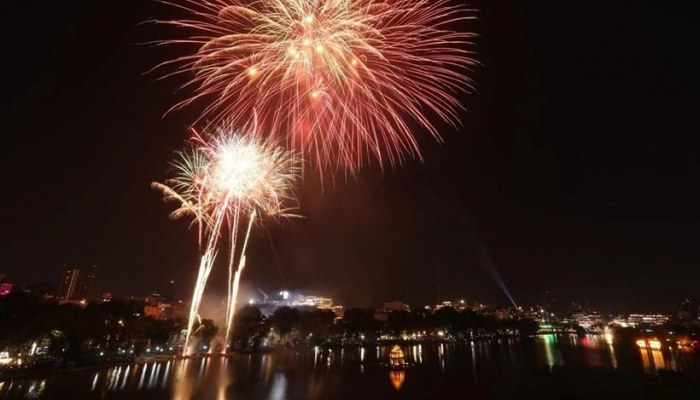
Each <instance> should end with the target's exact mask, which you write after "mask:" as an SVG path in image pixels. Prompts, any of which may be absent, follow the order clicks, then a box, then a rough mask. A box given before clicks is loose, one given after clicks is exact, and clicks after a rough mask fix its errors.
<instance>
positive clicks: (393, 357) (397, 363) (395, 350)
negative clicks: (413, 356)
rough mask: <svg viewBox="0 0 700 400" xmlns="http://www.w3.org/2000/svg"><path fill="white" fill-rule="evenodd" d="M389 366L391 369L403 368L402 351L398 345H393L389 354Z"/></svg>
mask: <svg viewBox="0 0 700 400" xmlns="http://www.w3.org/2000/svg"><path fill="white" fill-rule="evenodd" d="M389 364H390V365H391V366H392V367H403V366H405V365H406V359H405V358H404V354H403V350H401V347H399V346H398V345H394V347H392V348H391V351H390V352H389Z"/></svg>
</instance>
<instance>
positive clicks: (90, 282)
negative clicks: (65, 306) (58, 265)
mask: <svg viewBox="0 0 700 400" xmlns="http://www.w3.org/2000/svg"><path fill="white" fill-rule="evenodd" d="M96 279H97V266H95V265H83V266H76V265H67V264H65V265H63V271H62V272H61V280H60V281H58V288H57V289H56V297H58V299H59V300H64V301H79V302H82V303H85V302H87V301H89V300H92V298H93V294H94V292H95V280H96Z"/></svg>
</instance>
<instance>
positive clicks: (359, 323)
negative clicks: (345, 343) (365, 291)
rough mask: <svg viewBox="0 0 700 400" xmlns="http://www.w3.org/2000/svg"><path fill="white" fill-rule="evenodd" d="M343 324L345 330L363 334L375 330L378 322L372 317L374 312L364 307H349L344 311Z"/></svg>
mask: <svg viewBox="0 0 700 400" xmlns="http://www.w3.org/2000/svg"><path fill="white" fill-rule="evenodd" d="M343 326H344V327H345V330H346V332H348V333H353V334H358V333H361V334H365V333H369V332H375V331H376V330H377V328H378V326H379V322H378V321H377V320H376V319H375V318H374V312H373V311H372V310H369V309H365V308H351V309H349V310H347V311H345V315H344V316H343Z"/></svg>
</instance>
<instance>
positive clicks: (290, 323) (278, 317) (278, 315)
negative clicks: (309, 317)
mask: <svg viewBox="0 0 700 400" xmlns="http://www.w3.org/2000/svg"><path fill="white" fill-rule="evenodd" d="M298 322H299V311H298V310H297V309H296V308H290V307H280V308H278V309H276V310H275V312H274V313H273V314H272V317H270V323H271V324H272V326H273V327H274V328H275V329H277V331H278V332H279V334H280V336H286V335H288V334H289V333H290V332H291V331H292V329H294V328H295V327H296V325H297V323H298Z"/></svg>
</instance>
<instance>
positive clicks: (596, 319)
mask: <svg viewBox="0 0 700 400" xmlns="http://www.w3.org/2000/svg"><path fill="white" fill-rule="evenodd" d="M573 319H574V320H575V321H576V324H578V326H580V327H582V328H584V329H591V328H593V327H594V326H595V325H596V324H598V323H600V322H603V318H602V317H601V316H600V314H598V313H596V312H593V313H591V314H582V313H581V314H574V315H573Z"/></svg>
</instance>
